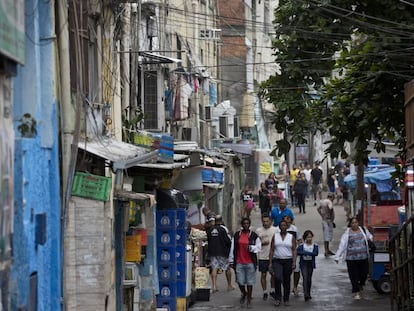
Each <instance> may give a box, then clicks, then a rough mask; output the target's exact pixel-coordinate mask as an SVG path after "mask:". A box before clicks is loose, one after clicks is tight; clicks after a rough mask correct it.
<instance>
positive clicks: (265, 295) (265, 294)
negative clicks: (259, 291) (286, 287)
mask: <svg viewBox="0 0 414 311" xmlns="http://www.w3.org/2000/svg"><path fill="white" fill-rule="evenodd" d="M268 296H269V295H268V293H264V294H263V300H264V301H266V300H267V297H268Z"/></svg>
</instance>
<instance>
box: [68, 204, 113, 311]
mask: <svg viewBox="0 0 414 311" xmlns="http://www.w3.org/2000/svg"><path fill="white" fill-rule="evenodd" d="M109 206H110V204H104V202H100V201H94V200H88V199H83V198H78V197H72V199H71V202H70V206H69V210H68V213H67V219H68V221H67V227H66V235H65V250H66V251H65V258H64V259H65V291H66V301H65V306H66V309H67V310H115V301H116V299H115V289H114V279H113V272H114V271H113V268H112V263H113V256H112V245H111V244H112V231H111V228H112V217H111V216H110V215H111V213H110V207H109Z"/></svg>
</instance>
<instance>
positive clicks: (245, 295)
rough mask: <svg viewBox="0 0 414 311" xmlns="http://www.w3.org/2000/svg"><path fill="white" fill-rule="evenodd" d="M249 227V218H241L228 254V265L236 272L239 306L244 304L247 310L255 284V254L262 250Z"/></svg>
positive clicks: (249, 306) (256, 236) (257, 237)
mask: <svg viewBox="0 0 414 311" xmlns="http://www.w3.org/2000/svg"><path fill="white" fill-rule="evenodd" d="M250 225H251V221H250V218H247V217H244V218H242V220H241V226H242V228H241V229H240V230H239V231H237V232H236V233H235V234H234V236H233V239H232V241H231V247H230V254H229V263H230V265H231V266H232V267H233V268H234V269H235V271H236V280H237V283H238V285H239V288H240V292H241V298H240V305H244V304H245V303H246V307H247V308H251V304H252V293H253V285H254V284H255V283H256V267H257V255H256V254H257V253H259V252H260V250H261V248H262V243H261V241H260V238H259V236H258V235H257V233H256V232H254V231H252V230H250Z"/></svg>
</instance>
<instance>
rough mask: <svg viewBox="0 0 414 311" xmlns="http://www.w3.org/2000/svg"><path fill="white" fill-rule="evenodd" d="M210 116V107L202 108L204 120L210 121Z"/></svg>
mask: <svg viewBox="0 0 414 311" xmlns="http://www.w3.org/2000/svg"><path fill="white" fill-rule="evenodd" d="M211 114H212V109H211V106H205V107H204V119H205V120H206V121H211V119H212V116H211Z"/></svg>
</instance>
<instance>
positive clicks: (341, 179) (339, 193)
mask: <svg viewBox="0 0 414 311" xmlns="http://www.w3.org/2000/svg"><path fill="white" fill-rule="evenodd" d="M336 180H337V182H338V188H337V189H336V204H338V205H339V204H340V203H339V202H341V204H343V203H344V199H343V192H344V187H345V167H344V166H343V165H342V166H340V167H339V170H338V176H337V178H336Z"/></svg>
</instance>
